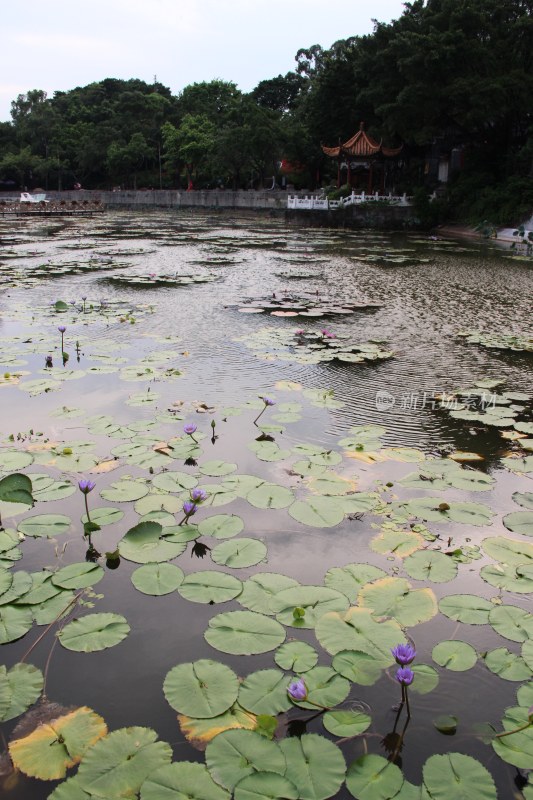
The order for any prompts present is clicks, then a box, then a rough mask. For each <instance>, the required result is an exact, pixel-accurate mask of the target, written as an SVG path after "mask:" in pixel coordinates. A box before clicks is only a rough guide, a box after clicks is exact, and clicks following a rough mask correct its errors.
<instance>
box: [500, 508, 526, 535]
mask: <svg viewBox="0 0 533 800" xmlns="http://www.w3.org/2000/svg"><path fill="white" fill-rule="evenodd" d="M503 524H504V525H505V527H506V528H507V530H509V531H512V532H513V533H520V534H522V536H533V511H513V513H512V514H506V516H505V517H504V518H503Z"/></svg>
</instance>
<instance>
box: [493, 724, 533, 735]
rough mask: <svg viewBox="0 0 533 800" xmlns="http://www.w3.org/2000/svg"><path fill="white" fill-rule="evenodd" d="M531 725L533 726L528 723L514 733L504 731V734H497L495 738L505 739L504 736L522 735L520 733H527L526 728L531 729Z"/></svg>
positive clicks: (513, 731)
mask: <svg viewBox="0 0 533 800" xmlns="http://www.w3.org/2000/svg"><path fill="white" fill-rule="evenodd" d="M531 725H533V723H532V722H529V721H528V722H526V724H525V725H521V726H520V727H519V728H515V729H514V730H512V731H504V732H503V733H497V734H496V736H495V737H494V738H495V739H503V737H504V736H510V735H511V734H512V733H520V731H525V730H526V728H529V727H530V726H531Z"/></svg>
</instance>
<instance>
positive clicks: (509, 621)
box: [489, 605, 533, 642]
mask: <svg viewBox="0 0 533 800" xmlns="http://www.w3.org/2000/svg"><path fill="white" fill-rule="evenodd" d="M489 623H490V624H491V625H492V627H493V628H494V630H495V631H496V633H499V634H500V636H503V637H504V639H510V640H511V641H512V642H525V641H526V640H527V639H533V614H530V613H529V611H524V609H523V608H519V607H518V606H508V605H501V606H494V608H493V609H492V610H491V612H490V614H489Z"/></svg>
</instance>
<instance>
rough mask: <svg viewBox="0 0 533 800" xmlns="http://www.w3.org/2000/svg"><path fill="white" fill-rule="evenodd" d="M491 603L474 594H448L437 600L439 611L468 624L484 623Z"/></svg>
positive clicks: (486, 620)
mask: <svg viewBox="0 0 533 800" xmlns="http://www.w3.org/2000/svg"><path fill="white" fill-rule="evenodd" d="M492 608H493V605H492V603H491V602H490V601H489V600H485V599H484V598H483V597H477V596H476V595H474V594H450V595H448V596H447V597H443V598H442V599H441V600H440V601H439V611H440V612H441V613H442V614H445V616H447V617H449V618H450V619H455V620H457V621H458V622H466V623H468V624H469V625H486V624H487V623H488V621H489V613H490V611H491V610H492Z"/></svg>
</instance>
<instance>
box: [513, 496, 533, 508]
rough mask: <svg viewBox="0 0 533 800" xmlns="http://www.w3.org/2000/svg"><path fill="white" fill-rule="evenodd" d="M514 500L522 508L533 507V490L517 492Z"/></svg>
mask: <svg viewBox="0 0 533 800" xmlns="http://www.w3.org/2000/svg"><path fill="white" fill-rule="evenodd" d="M513 500H514V501H515V503H518V505H519V506H522V508H529V509H533V492H515V493H514V494H513Z"/></svg>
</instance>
